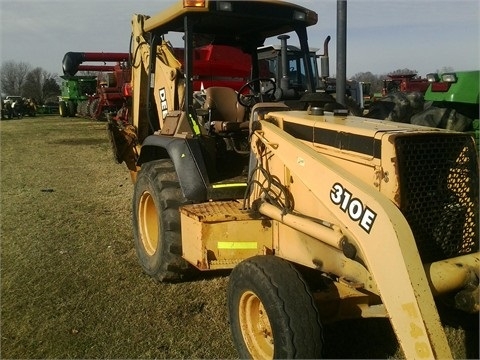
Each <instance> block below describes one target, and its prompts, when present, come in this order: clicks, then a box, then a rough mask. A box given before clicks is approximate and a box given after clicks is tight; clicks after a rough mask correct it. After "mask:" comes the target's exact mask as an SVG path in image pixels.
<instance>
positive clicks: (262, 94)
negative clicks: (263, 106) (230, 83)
mask: <svg viewBox="0 0 480 360" xmlns="http://www.w3.org/2000/svg"><path fill="white" fill-rule="evenodd" d="M255 83H259V85H260V87H261V88H262V87H263V88H265V87H266V86H265V83H269V84H271V85H272V86H271V87H270V86H268V89H267V90H265V91H263V90H260V91H256V90H255V87H254V86H253V84H255ZM262 83H264V84H263V86H262ZM247 89H249V90H250V91H249V93H247V94H243V92H244V91H245V90H247ZM276 91H277V84H276V83H275V80H273V79H270V78H258V79H252V80H250V81H248V82H247V83H245V85H243V86H242V87H241V88H240V89H239V90H238V92H237V101H238V102H239V103H240V104H241V105H243V106H245V107H250V106H253V105H255V104H257V103H259V102H264V101H272V100H274V99H275V92H276Z"/></svg>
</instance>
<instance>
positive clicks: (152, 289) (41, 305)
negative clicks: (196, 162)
mask: <svg viewBox="0 0 480 360" xmlns="http://www.w3.org/2000/svg"><path fill="white" fill-rule="evenodd" d="M105 127H106V125H105V123H99V122H93V121H91V120H84V119H78V118H75V119H63V118H60V117H58V116H50V117H37V118H32V119H30V118H24V119H22V120H8V121H1V123H0V139H1V147H0V150H1V168H0V171H1V172H0V180H1V202H0V216H1V217H0V220H1V328H0V331H1V353H0V357H1V358H2V359H14V358H22V359H47V358H72V359H86V358H90V359H93V358H103V359H104V358H110V359H117V358H124V359H125V358H129V359H140V358H142V359H153V358H169V359H171V358H210V359H219V358H222V359H229V358H236V357H237V353H236V351H235V349H234V346H233V343H232V340H231V335H230V330H229V325H228V316H227V307H226V285H227V282H228V276H226V275H221V276H220V275H218V276H214V277H205V278H200V279H198V280H197V281H193V282H188V283H182V284H174V285H172V284H156V283H154V282H153V281H152V280H151V279H150V278H149V277H148V276H146V275H145V274H143V273H142V271H141V268H140V266H139V265H138V263H137V259H136V255H135V251H134V247H133V240H132V237H133V235H132V228H131V197H132V191H133V187H132V184H131V182H130V177H129V175H128V172H127V171H126V168H125V166H124V165H119V164H116V163H115V162H114V160H113V156H112V155H111V151H110V145H109V142H108V138H107V134H106V130H105ZM471 325H472V326H471V328H470V329H468V330H465V329H464V328H462V327H461V326H457V325H451V324H446V331H447V336H448V338H449V341H450V343H451V347H452V350H453V352H454V356H455V358H459V359H460V358H478V322H475V321H473V323H472V324H471ZM325 357H326V358H401V357H402V355H401V351H400V350H399V348H398V343H397V341H396V339H395V335H394V333H393V331H392V329H391V327H390V324H389V322H388V320H385V319H370V320H359V321H348V322H342V323H338V324H334V325H327V326H325Z"/></svg>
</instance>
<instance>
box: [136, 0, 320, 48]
mask: <svg viewBox="0 0 480 360" xmlns="http://www.w3.org/2000/svg"><path fill="white" fill-rule="evenodd" d="M192 2H193V0H183V1H179V2H178V3H176V4H174V5H173V6H171V7H170V8H168V9H166V10H164V11H162V12H160V13H158V14H156V15H154V16H152V17H150V18H148V19H147V20H146V21H145V23H144V31H146V32H156V33H160V34H166V33H168V32H171V31H172V32H184V19H185V17H188V18H189V19H191V20H192V22H193V32H194V33H200V34H209V35H213V36H215V37H221V38H222V39H224V41H223V43H228V42H229V41H228V39H231V41H232V42H236V43H242V42H249V43H256V44H257V45H258V46H260V45H263V42H264V40H265V39H266V38H268V37H272V36H277V35H280V34H284V33H288V32H292V31H295V30H296V29H297V28H301V27H308V26H311V25H315V24H316V23H317V20H318V15H317V13H316V12H314V11H312V10H309V9H307V8H304V7H302V6H299V5H295V4H292V3H288V2H285V1H278V0H256V1H208V0H204V1H200V2H203V3H204V6H203V7H201V6H193V7H185V6H184V3H192Z"/></svg>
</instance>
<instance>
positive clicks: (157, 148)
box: [137, 135, 210, 202]
mask: <svg viewBox="0 0 480 360" xmlns="http://www.w3.org/2000/svg"><path fill="white" fill-rule="evenodd" d="M168 158H170V159H171V160H172V161H173V164H174V166H175V170H176V171H177V174H178V179H179V181H180V187H181V188H182V191H183V195H184V196H185V198H186V199H187V200H190V201H193V202H204V201H206V200H207V187H208V185H209V183H210V182H209V179H208V173H207V168H206V165H205V162H204V161H203V155H202V149H201V145H200V141H199V140H198V139H183V138H175V137H171V136H164V135H150V136H148V137H147V138H145V141H144V142H143V145H142V149H141V153H140V156H139V159H138V163H137V164H138V165H141V164H143V163H146V162H148V161H152V160H158V159H168Z"/></svg>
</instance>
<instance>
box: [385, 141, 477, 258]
mask: <svg viewBox="0 0 480 360" xmlns="http://www.w3.org/2000/svg"><path fill="white" fill-rule="evenodd" d="M395 147H396V153H397V160H398V163H397V166H398V173H399V182H400V192H401V194H400V195H401V198H400V199H401V200H400V202H401V203H400V209H401V211H402V213H403V214H404V216H405V218H406V219H407V221H408V223H409V224H410V227H411V229H412V231H413V235H414V236H415V241H416V243H417V247H418V251H419V253H420V257H421V258H422V261H423V262H424V263H426V262H433V261H439V260H443V259H447V258H451V257H454V256H459V255H463V254H468V253H471V252H474V251H478V242H479V240H478V236H479V233H478V215H479V214H478V195H479V193H478V186H479V182H478V174H479V168H478V158H477V153H476V149H475V146H474V143H473V140H472V139H471V137H469V136H467V135H463V134H445V135H442V136H439V134H431V135H430V134H422V135H416V136H411V135H410V136H404V137H398V138H397V139H396V140H395Z"/></svg>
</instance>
